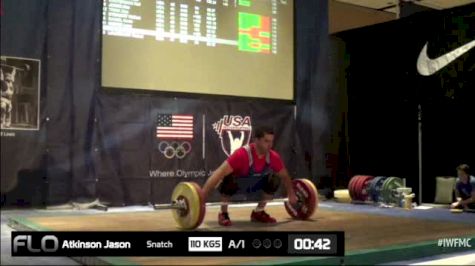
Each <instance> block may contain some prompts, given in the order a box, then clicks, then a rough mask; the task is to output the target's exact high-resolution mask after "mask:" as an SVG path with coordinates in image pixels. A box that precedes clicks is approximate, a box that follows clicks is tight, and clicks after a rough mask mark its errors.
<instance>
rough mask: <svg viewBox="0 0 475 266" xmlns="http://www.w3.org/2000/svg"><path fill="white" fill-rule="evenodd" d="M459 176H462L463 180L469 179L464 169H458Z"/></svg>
mask: <svg viewBox="0 0 475 266" xmlns="http://www.w3.org/2000/svg"><path fill="white" fill-rule="evenodd" d="M457 176H458V177H460V179H461V180H462V181H464V182H465V180H468V174H467V173H465V171H463V170H457Z"/></svg>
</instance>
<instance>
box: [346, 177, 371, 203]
mask: <svg viewBox="0 0 475 266" xmlns="http://www.w3.org/2000/svg"><path fill="white" fill-rule="evenodd" d="M372 179H373V176H369V175H355V176H354V177H353V178H351V180H350V183H349V184H348V192H349V194H350V197H351V199H352V200H353V201H366V200H368V191H367V188H368V185H369V184H370V181H371V180H372Z"/></svg>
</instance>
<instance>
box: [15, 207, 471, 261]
mask: <svg viewBox="0 0 475 266" xmlns="http://www.w3.org/2000/svg"><path fill="white" fill-rule="evenodd" d="M126 208H127V207H125V208H109V211H108V212H101V211H97V210H87V211H72V210H69V211H50V210H44V211H39V212H36V213H38V215H36V214H35V215H30V216H24V217H22V216H12V217H11V218H10V219H9V221H8V224H9V226H10V227H12V228H14V229H16V230H33V231H173V230H179V229H178V228H177V227H176V224H175V223H174V221H173V218H172V214H171V211H170V210H158V211H154V210H153V209H152V207H140V210H137V209H135V211H121V209H126ZM252 209H253V207H252V206H250V205H242V206H239V205H238V206H230V208H229V212H230V216H231V219H232V220H233V226H231V227H222V226H220V225H218V222H217V214H218V211H219V208H218V207H208V208H207V212H206V216H205V219H204V221H203V224H201V226H200V227H199V228H197V229H195V230H198V231H344V232H345V257H342V258H335V257H212V258H211V257H206V258H203V257H200V258H194V257H80V258H77V257H76V258H73V259H75V260H76V261H78V262H80V263H82V264H86V265H97V264H109V265H124V264H127V265H131V264H133V265H160V264H162V265H180V264H186V265H224V264H254V265H255V264H260V265H275V264H280V265H309V264H312V265H314V264H317V265H325V264H326V265H328V264H332V265H335V264H346V265H350V264H381V263H389V262H394V261H401V260H409V259H416V258H422V257H428V256H434V255H440V254H448V253H455V252H463V251H469V250H470V249H471V250H473V251H475V245H473V243H475V214H471V213H459V214H452V213H450V211H449V210H448V209H429V210H417V209H414V210H404V209H399V208H391V209H385V208H379V207H375V206H370V205H355V204H347V203H336V202H331V201H326V202H321V203H320V205H319V209H318V210H316V213H315V214H314V215H313V216H312V218H311V219H310V220H307V221H300V220H293V219H291V218H290V217H289V215H288V213H287V212H286V210H285V208H284V207H283V206H282V204H280V205H271V206H268V207H267V208H266V210H267V211H268V212H269V213H270V214H271V215H272V216H274V217H275V218H276V219H277V221H278V222H277V224H275V225H264V224H257V223H253V222H250V220H249V215H250V212H251V211H252ZM449 237H464V238H472V241H471V242H472V248H470V249H467V248H464V249H461V248H451V249H449V248H442V247H438V246H437V240H438V239H440V238H449Z"/></svg>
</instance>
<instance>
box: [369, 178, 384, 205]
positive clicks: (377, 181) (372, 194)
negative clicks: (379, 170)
mask: <svg viewBox="0 0 475 266" xmlns="http://www.w3.org/2000/svg"><path fill="white" fill-rule="evenodd" d="M387 178H388V177H386V176H377V177H375V178H373V179H372V180H371V182H370V183H369V186H368V199H369V200H371V201H373V202H375V203H377V202H379V201H381V197H380V195H381V187H382V186H383V183H384V181H385V180H386V179H387Z"/></svg>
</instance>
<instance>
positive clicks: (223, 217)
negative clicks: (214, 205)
mask: <svg viewBox="0 0 475 266" xmlns="http://www.w3.org/2000/svg"><path fill="white" fill-rule="evenodd" d="M218 223H219V224H220V225H222V226H231V225H232V223H231V219H229V214H228V213H227V212H220V213H219V214H218Z"/></svg>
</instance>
